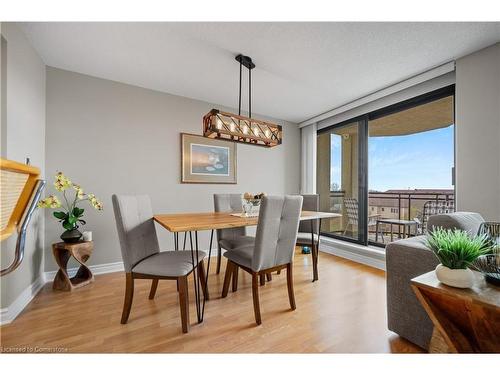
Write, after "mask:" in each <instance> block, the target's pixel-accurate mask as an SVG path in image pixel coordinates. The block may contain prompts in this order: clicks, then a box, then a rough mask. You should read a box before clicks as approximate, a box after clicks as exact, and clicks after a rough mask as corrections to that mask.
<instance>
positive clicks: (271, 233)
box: [252, 195, 303, 272]
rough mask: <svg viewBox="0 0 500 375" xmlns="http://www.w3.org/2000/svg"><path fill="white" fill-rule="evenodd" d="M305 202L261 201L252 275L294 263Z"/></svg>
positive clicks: (298, 198) (289, 197) (297, 197)
mask: <svg viewBox="0 0 500 375" xmlns="http://www.w3.org/2000/svg"><path fill="white" fill-rule="evenodd" d="M302 200H303V198H302V197H301V196H300V195H286V196H284V197H283V196H266V197H264V198H262V203H261V207H260V214H259V221H258V224H257V233H256V236H255V247H254V253H253V258H252V270H253V271H255V272H257V271H260V270H265V269H269V268H272V267H275V266H279V265H282V264H288V263H290V262H291V261H292V258H293V253H294V250H295V243H296V241H297V230H298V229H299V220H300V211H301V210H302Z"/></svg>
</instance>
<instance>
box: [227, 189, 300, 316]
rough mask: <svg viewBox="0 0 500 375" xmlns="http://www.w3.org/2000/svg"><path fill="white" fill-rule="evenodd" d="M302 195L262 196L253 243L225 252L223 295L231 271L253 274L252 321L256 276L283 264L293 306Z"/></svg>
mask: <svg viewBox="0 0 500 375" xmlns="http://www.w3.org/2000/svg"><path fill="white" fill-rule="evenodd" d="M301 209H302V197H301V196H285V197H272V196H270V197H264V198H263V199H262V203H261V208H260V215H259V222H258V225H257V234H256V236H255V244H254V245H250V246H247V247H241V248H238V249H234V250H231V251H227V252H225V253H224V257H226V258H227V260H228V262H227V267H226V274H225V276H224V286H223V289H222V298H225V297H226V296H227V293H228V290H229V282H230V279H231V276H232V273H233V271H236V272H237V270H238V268H241V269H242V270H244V271H246V272H248V273H250V274H251V275H252V295H253V305H254V313H255V322H256V323H257V324H261V322H262V320H261V316H260V303H259V286H258V278H259V277H260V278H261V282H262V280H263V277H264V275H266V274H268V273H270V272H273V271H278V270H281V269H284V268H286V270H287V285H288V297H289V300H290V307H291V308H292V310H295V297H294V293H293V278H292V260H293V253H294V249H295V243H296V241H297V230H298V228H299V219H300V211H301Z"/></svg>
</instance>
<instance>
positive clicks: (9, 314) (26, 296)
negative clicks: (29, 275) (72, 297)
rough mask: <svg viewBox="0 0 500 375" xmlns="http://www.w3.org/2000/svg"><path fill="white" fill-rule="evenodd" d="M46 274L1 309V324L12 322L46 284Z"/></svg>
mask: <svg viewBox="0 0 500 375" xmlns="http://www.w3.org/2000/svg"><path fill="white" fill-rule="evenodd" d="M44 276H45V275H44V274H42V275H41V276H40V277H39V278H38V279H36V280H35V281H34V282H33V283H32V284H31V285H30V286H28V287H27V288H26V289H24V290H23V291H22V292H21V294H19V296H17V298H16V299H15V300H14V302H12V303H11V304H10V305H9V306H8V307H6V308H3V309H2V310H0V325H4V324H9V323H11V322H12V321H13V320H14V319H16V317H17V316H18V315H19V314H20V313H21V311H23V310H24V308H25V307H26V306H28V304H29V303H30V302H31V300H32V299H33V298H34V297H35V296H36V295H37V294H38V292H39V291H40V290H41V289H42V287H43V286H44V285H45V278H44Z"/></svg>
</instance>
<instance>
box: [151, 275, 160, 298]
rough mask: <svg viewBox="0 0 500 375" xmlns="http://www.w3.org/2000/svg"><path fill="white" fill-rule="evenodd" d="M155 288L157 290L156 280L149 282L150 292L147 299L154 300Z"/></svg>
mask: <svg viewBox="0 0 500 375" xmlns="http://www.w3.org/2000/svg"><path fill="white" fill-rule="evenodd" d="M156 288H158V279H153V280H152V281H151V290H150V291H149V299H154V298H155V294H156Z"/></svg>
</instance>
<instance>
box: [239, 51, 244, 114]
mask: <svg viewBox="0 0 500 375" xmlns="http://www.w3.org/2000/svg"><path fill="white" fill-rule="evenodd" d="M242 65H243V64H242V63H241V61H240V96H239V100H238V115H239V116H241V68H242Z"/></svg>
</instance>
